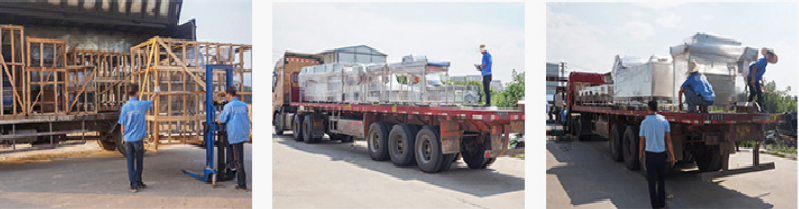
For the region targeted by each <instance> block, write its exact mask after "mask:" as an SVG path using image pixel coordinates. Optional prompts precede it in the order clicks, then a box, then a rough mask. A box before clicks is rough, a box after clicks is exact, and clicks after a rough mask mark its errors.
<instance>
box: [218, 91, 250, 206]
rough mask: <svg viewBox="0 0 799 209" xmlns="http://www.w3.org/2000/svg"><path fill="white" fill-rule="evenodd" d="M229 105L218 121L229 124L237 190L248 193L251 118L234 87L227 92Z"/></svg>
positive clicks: (229, 137) (228, 130)
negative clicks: (247, 144)
mask: <svg viewBox="0 0 799 209" xmlns="http://www.w3.org/2000/svg"><path fill="white" fill-rule="evenodd" d="M225 99H227V101H228V103H227V104H225V107H224V109H222V114H219V117H218V118H217V119H216V122H217V123H220V124H222V123H226V124H227V127H226V128H227V139H228V143H229V144H230V146H232V147H233V161H234V162H235V164H236V180H237V181H238V185H236V189H238V190H242V191H247V173H246V171H245V169H244V142H247V141H249V140H250V118H249V114H248V111H249V110H247V104H245V103H244V102H242V101H239V98H238V97H237V96H236V89H235V88H233V87H232V86H230V87H228V89H227V91H225Z"/></svg>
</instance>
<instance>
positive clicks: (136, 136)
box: [118, 85, 158, 193]
mask: <svg viewBox="0 0 799 209" xmlns="http://www.w3.org/2000/svg"><path fill="white" fill-rule="evenodd" d="M128 96H129V97H130V99H129V100H128V102H127V103H125V105H123V106H122V111H120V114H119V122H118V123H119V129H120V131H121V132H122V139H123V140H124V141H125V157H126V158H127V159H128V180H130V192H134V193H135V192H138V191H139V189H144V188H147V185H145V184H144V182H142V180H141V173H142V169H143V165H144V162H143V160H144V143H143V142H142V140H143V139H144V138H145V137H147V133H146V129H147V125H146V124H145V123H144V113H145V112H147V110H150V108H151V107H152V106H153V102H152V101H139V99H138V98H139V87H138V86H137V85H133V86H131V89H130V91H128ZM155 96H158V90H157V89H156V92H155V94H154V95H153V97H155ZM151 98H152V97H151ZM134 161H135V164H134ZM134 165H135V166H134Z"/></svg>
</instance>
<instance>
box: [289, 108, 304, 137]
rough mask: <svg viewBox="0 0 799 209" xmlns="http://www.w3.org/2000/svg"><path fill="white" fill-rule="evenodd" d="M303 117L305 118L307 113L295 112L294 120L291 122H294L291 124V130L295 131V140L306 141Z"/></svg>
mask: <svg viewBox="0 0 799 209" xmlns="http://www.w3.org/2000/svg"><path fill="white" fill-rule="evenodd" d="M303 119H305V115H303V114H295V115H294V122H293V123H291V124H292V125H291V131H292V132H294V133H292V134H293V135H294V140H295V141H304V140H305V139H304V138H303V134H302V120H303Z"/></svg>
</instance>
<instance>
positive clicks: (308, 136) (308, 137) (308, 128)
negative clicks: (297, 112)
mask: <svg viewBox="0 0 799 209" xmlns="http://www.w3.org/2000/svg"><path fill="white" fill-rule="evenodd" d="M313 122H314V115H313V114H308V115H306V116H305V120H303V121H302V135H303V138H304V139H305V143H308V144H313V143H319V141H322V138H318V137H314V136H313Z"/></svg>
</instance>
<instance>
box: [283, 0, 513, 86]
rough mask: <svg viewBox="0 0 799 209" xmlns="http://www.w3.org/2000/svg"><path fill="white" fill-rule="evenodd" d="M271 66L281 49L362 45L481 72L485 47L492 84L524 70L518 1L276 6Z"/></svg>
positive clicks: (456, 71) (391, 55)
mask: <svg viewBox="0 0 799 209" xmlns="http://www.w3.org/2000/svg"><path fill="white" fill-rule="evenodd" d="M272 10H273V13H272V15H273V19H272V21H273V28H272V33H273V36H272V37H273V40H272V47H273V48H272V65H274V63H275V62H277V60H279V59H280V57H281V56H282V55H283V53H284V52H285V51H286V50H289V51H293V52H305V53H318V52H321V51H324V50H328V49H333V48H336V47H343V46H353V45H368V46H371V47H374V48H376V49H377V50H378V51H380V52H382V53H384V54H387V55H388V62H389V63H391V62H399V61H400V60H401V58H402V56H405V55H408V54H414V55H427V57H428V58H429V59H430V60H449V61H451V62H452V67H451V68H450V75H479V72H477V71H476V70H474V67H473V64H476V63H480V58H481V54H480V53H479V52H477V47H478V46H479V45H480V44H486V45H488V46H489V48H490V49H489V53H491V55H492V58H493V61H494V65H493V70H492V71H493V74H494V76H493V79H494V80H501V81H502V82H503V83H507V82H509V81H510V80H511V69H516V70H517V71H523V70H524V47H525V46H524V4H523V3H274V4H273V8H272Z"/></svg>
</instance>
